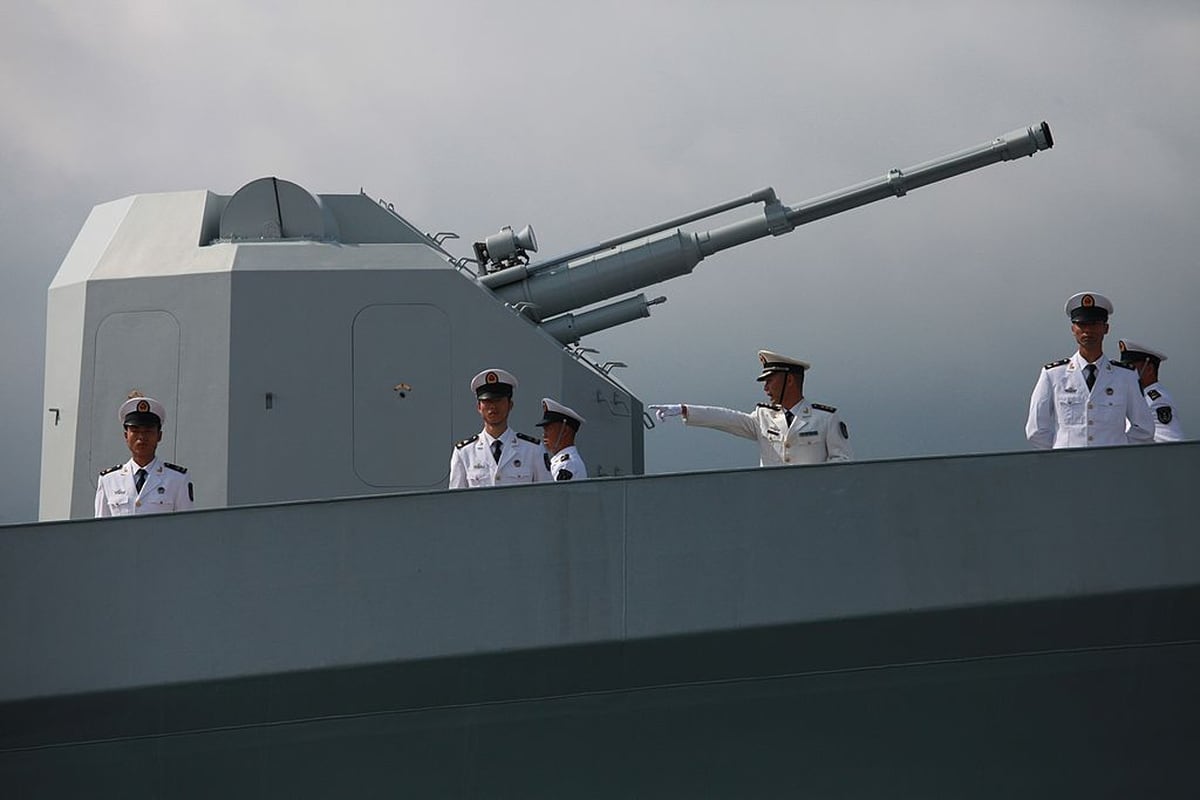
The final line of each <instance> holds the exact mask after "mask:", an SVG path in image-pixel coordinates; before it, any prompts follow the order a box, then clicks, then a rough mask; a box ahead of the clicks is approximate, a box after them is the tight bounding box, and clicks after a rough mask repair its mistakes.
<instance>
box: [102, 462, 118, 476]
mask: <svg viewBox="0 0 1200 800" xmlns="http://www.w3.org/2000/svg"><path fill="white" fill-rule="evenodd" d="M120 468H121V465H120V464H117V465H116V466H112V467H109V468H108V469H102V470H100V474H101V475H107V474H108V473H110V472H116V471H117V470H119V469H120Z"/></svg>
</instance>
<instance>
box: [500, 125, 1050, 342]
mask: <svg viewBox="0 0 1200 800" xmlns="http://www.w3.org/2000/svg"><path fill="white" fill-rule="evenodd" d="M1053 146H1054V140H1053V138H1052V137H1051V135H1050V126H1049V125H1047V124H1046V123H1045V122H1042V123H1041V124H1038V125H1031V126H1030V127H1028V128H1021V129H1018V130H1015V131H1012V132H1011V133H1007V134H1005V135H1003V136H999V137H997V138H996V139H993V140H992V141H990V142H985V143H983V144H980V145H978V146H977V147H972V148H968V149H966V150H961V151H959V152H957V153H952V154H950V155H948V156H944V157H942V158H939V159H935V160H933V161H926V162H924V163H921V164H917V165H915V166H912V167H908V168H906V169H893V170H890V171H889V172H888V173H887V174H886V175H884V176H883V177H881V178H876V179H875V180H871V181H866V182H864V183H860V184H857V185H854V186H851V187H848V188H846V189H842V190H840V191H836V192H831V193H829V194H825V195H821V196H820V197H815V198H813V199H811V200H808V201H805V202H803V203H800V204H799V205H796V206H794V207H788V206H785V205H784V204H783V203H781V202H779V200H778V198H777V197H776V196H775V192H774V190H773V189H770V188H767V189H763V190H761V191H758V192H755V193H753V194H751V195H747V196H746V197H743V198H739V199H737V200H732V201H729V202H727V203H722V204H721V205H718V206H713V207H712V208H707V209H703V210H701V211H697V212H695V213H693V214H688V215H686V216H683V217H678V218H675V219H672V220H668V221H666V222H663V223H660V224H659V225H655V226H651V227H649V228H642V229H640V230H637V231H634V232H632V233H629V234H626V235H624V236H620V237H617V238H615V239H610V240H607V241H604V242H600V243H598V244H596V245H592V246H591V247H588V248H585V249H583V250H577V251H574V252H571V253H568V254H566V255H564V256H559V257H557V258H554V259H550V260H548V261H543V262H539V263H535V264H528V265H517V266H511V267H507V268H505V269H501V270H498V271H496V272H492V273H490V274H487V275H484V276H482V277H480V278H479V282H480V283H482V284H483V285H484V286H487V287H488V288H489V289H491V290H492V291H493V292H495V293H496V295H497V296H499V297H500V298H501V299H503V300H504V301H505V302H507V303H509V304H512V305H514V306H519V307H521V308H522V309H524V310H525V311H526V313H528V314H529V315H530V316H532V317H533V318H534V319H535V320H537V321H539V322H540V321H543V320H548V319H549V318H550V317H553V316H554V315H556V314H562V313H563V312H566V311H570V310H571V309H576V308H583V307H585V306H589V305H592V304H594V303H598V302H601V301H603V300H607V299H608V298H611V297H616V296H617V295H620V294H623V293H625V292H631V291H634V290H636V289H641V288H643V287H646V286H651V285H653V284H656V283H660V282H662V281H665V280H669V279H670V278H675V277H678V276H680V275H686V274H687V273H689V272H691V271H692V269H693V268H694V267H695V266H696V264H698V263H700V261H701V260H703V259H704V258H706V257H707V256H710V255H712V254H713V253H717V252H719V251H721V250H725V249H727V248H730V247H735V246H737V245H740V244H744V243H746V242H750V241H753V240H755V239H760V238H762V237H764V236H768V235H770V236H782V235H783V234H785V233H790V232H791V231H793V230H795V228H796V227H797V226H799V225H804V224H805V223H808V222H813V221H814V220H818V219H822V218H824V217H828V216H832V215H834V214H840V213H842V212H843V211H849V210H850V209H853V208H858V207H859V206H863V205H866V204H868V203H874V202H875V201H877V200H883V199H885V198H887V197H903V196H904V195H905V194H906V193H907V192H909V191H911V190H913V189H918V188H920V187H922V186H926V185H928V184H931V183H936V182H938V181H942V180H945V179H947V178H952V177H954V176H955V175H960V174H962V173H964V172H970V171H971V170H976V169H979V168H980V167H986V166H988V165H989V164H995V163H997V162H1000V161H1011V160H1013V159H1016V158H1021V157H1024V156H1032V155H1033V154H1034V153H1036V152H1038V151H1039V150H1048V149H1050V148H1051V147H1053ZM754 202H761V203H763V204H764V208H763V213H762V214H761V215H759V216H756V217H751V218H749V219H745V220H742V221H740V222H735V223H732V224H730V225H726V226H724V227H720V228H715V229H713V230H709V231H702V232H699V233H688V232H684V231H682V230H679V229H678V226H679V225H684V224H687V223H689V222H694V221H696V220H700V219H704V218H706V217H711V216H713V215H715V214H720V213H724V212H726V211H729V210H731V209H733V208H736V207H738V206H742V205H747V204H749V203H754ZM671 228H675V230H671V231H670V232H665V231H668V230H669V229H671ZM549 324H550V323H549V322H547V325H549ZM614 324H616V323H614ZM555 334H556V335H557V336H559V337H562V336H563V335H564V330H563V329H562V328H561V327H560V328H556V329H555Z"/></svg>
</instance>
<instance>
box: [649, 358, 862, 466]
mask: <svg viewBox="0 0 1200 800" xmlns="http://www.w3.org/2000/svg"><path fill="white" fill-rule="evenodd" d="M758 360H759V363H760V364H761V365H762V373H761V374H759V376H758V378H757V380H759V381H761V382H762V384H763V391H764V392H766V393H767V396H768V397H770V398H771V402H770V403H759V404H758V407H757V408H755V409H754V411H752V412H750V413H749V414H746V413H743V412H741V411H734V410H732V409H729V408H719V407H717V406H697V405H690V404H689V405H682V404H680V405H661V406H653V405H652V406H649V408H650V409H651V410H652V411H654V412H655V414H657V415H658V418H659V419H660V420H662V419H665V418H667V417H673V416H679V415H682V416H683V419H684V422H685V424H687V425H695V426H697V427H701V428H714V429H716V430H719V431H725V432H726V433H731V434H733V435H734V436H741V437H742V438H744V439H756V440H757V441H758V449H759V465H760V466H764V467H772V466H780V465H783V464H819V463H822V462H825V461H849V460H850V459H852V458H853V457H854V453H853V451H852V449H851V447H850V430H849V429H848V428H847V427H846V423H844V422H842V421H841V420H839V419H838V416H837V409H836V408H834V407H832V406H827V405H822V404H821V403H811V402H809V401H807V400H806V399H805V398H804V374H805V372H806V371H807V370H808V369H809V368H810V366H811V365H810V364H809V363H808V362H807V361H800V360H798V359H795V358H791V357H790V356H785V355H780V354H779V353H775V352H772V351H770V350H759V351H758Z"/></svg>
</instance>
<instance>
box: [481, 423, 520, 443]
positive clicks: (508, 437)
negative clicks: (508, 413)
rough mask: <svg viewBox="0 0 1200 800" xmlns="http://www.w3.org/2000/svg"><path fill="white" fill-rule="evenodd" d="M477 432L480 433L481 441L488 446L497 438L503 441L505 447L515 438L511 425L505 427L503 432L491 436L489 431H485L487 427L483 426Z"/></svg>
mask: <svg viewBox="0 0 1200 800" xmlns="http://www.w3.org/2000/svg"><path fill="white" fill-rule="evenodd" d="M479 433H480V438H481V439H483V443H484V444H486V445H487V446H488V447H491V446H492V442H494V441H496V440H497V439H499V440H500V441H501V442H504V445H505V446H506V447H507V446H508V445H510V444H512V443H513V441H514V440H515V439H516V438H517V432H516V431H514V430H513V428H512V426H511V425H509V426H508V427H507V428H505V429H504V433H502V434H500V435H499V436H492V435H491V434H490V433H488V432H487V428H484V429H483V430H482V431H480V432H479Z"/></svg>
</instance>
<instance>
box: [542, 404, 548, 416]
mask: <svg viewBox="0 0 1200 800" xmlns="http://www.w3.org/2000/svg"><path fill="white" fill-rule="evenodd" d="M549 410H550V407H549V406H547V405H546V404H545V403H542V413H543V414H545V413H546V412H547V411H549Z"/></svg>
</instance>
